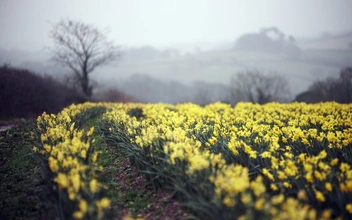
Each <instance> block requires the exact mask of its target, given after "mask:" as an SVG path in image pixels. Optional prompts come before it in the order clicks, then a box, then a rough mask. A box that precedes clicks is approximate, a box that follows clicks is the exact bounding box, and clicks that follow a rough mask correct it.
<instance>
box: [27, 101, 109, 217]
mask: <svg viewBox="0 0 352 220" xmlns="http://www.w3.org/2000/svg"><path fill="white" fill-rule="evenodd" d="M102 106H103V104H92V103H87V104H84V105H72V106H70V107H68V108H65V109H64V110H63V111H61V112H60V113H59V114H57V115H54V114H51V115H49V114H46V113H43V114H42V116H40V117H38V119H37V129H36V130H37V132H36V134H37V138H38V139H39V144H38V145H37V146H35V147H34V148H33V150H34V151H35V152H36V154H37V155H39V156H40V158H41V159H42V161H43V162H44V163H45V164H47V167H48V169H47V171H48V172H50V173H51V175H50V174H49V175H48V174H46V178H51V180H52V181H51V185H52V187H54V192H56V193H54V195H52V196H53V197H56V198H54V200H55V202H56V203H57V209H58V210H57V211H58V215H59V216H58V217H59V218H60V219H71V218H75V219H83V218H84V219H102V218H103V217H104V210H105V209H107V208H108V207H109V206H110V200H109V199H108V198H106V197H102V191H104V187H105V185H104V183H100V182H98V180H97V177H98V175H99V173H100V172H101V171H103V169H104V168H103V167H101V166H99V165H98V163H97V159H98V155H99V152H94V149H92V147H91V146H92V143H93V142H94V139H93V140H92V139H91V135H92V134H93V132H94V127H92V128H90V129H89V130H87V131H85V130H84V129H79V128H77V127H78V126H77V125H76V124H77V122H78V121H80V120H79V119H81V118H82V117H87V118H89V117H91V116H94V115H96V114H98V113H99V112H101V111H99V110H101V107H102ZM99 107H100V108H99ZM33 135H34V134H33ZM34 136H35V135H34Z"/></svg>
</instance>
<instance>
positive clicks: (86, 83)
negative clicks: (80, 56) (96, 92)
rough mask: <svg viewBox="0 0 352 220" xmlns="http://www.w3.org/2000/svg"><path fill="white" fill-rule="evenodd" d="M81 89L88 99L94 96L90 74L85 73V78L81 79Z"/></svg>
mask: <svg viewBox="0 0 352 220" xmlns="http://www.w3.org/2000/svg"><path fill="white" fill-rule="evenodd" d="M81 87H82V91H83V93H84V94H85V95H86V96H88V97H91V96H92V94H93V91H92V87H91V86H90V85H89V78H88V73H83V77H82V79H81Z"/></svg>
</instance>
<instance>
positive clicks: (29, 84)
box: [0, 65, 133, 120]
mask: <svg viewBox="0 0 352 220" xmlns="http://www.w3.org/2000/svg"><path fill="white" fill-rule="evenodd" d="M0 79H1V80H0V120H7V119H14V118H32V117H37V116H39V115H41V114H42V113H43V112H44V111H45V112H47V113H57V112H60V111H61V110H62V109H63V108H64V107H66V106H68V105H70V104H72V103H82V102H86V101H94V100H92V99H89V98H88V97H86V96H84V95H83V94H82V93H81V92H79V91H78V90H77V89H75V88H72V87H70V86H67V85H66V84H64V83H63V82H60V81H58V80H55V79H54V78H53V77H50V76H40V75H38V74H35V73H33V72H31V71H28V70H25V69H19V68H15V67H11V66H9V65H3V66H1V67H0ZM95 101H122V102H127V101H133V99H132V98H130V97H129V96H127V95H125V94H123V93H122V92H119V91H118V90H109V91H106V92H104V93H102V94H100V95H99V97H98V98H96V99H95Z"/></svg>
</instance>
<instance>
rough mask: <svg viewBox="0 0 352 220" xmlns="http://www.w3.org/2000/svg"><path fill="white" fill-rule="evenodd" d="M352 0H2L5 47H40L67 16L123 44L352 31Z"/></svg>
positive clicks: (1, 42)
mask: <svg viewBox="0 0 352 220" xmlns="http://www.w3.org/2000/svg"><path fill="white" fill-rule="evenodd" d="M351 9H352V1H351V0H291V1H288V0H257V1H254V0H124V1H123V0H109V1H107V0H100V1H98V0H94V1H93V0H0V48H3V49H27V50H40V49H42V48H43V47H45V46H50V45H51V40H50V39H49V38H48V33H49V30H50V28H51V25H52V24H54V23H56V22H58V21H59V20H60V19H62V18H71V19H79V20H82V21H84V22H86V23H91V24H95V25H97V26H99V27H102V28H103V27H108V28H109V29H110V30H111V32H110V35H109V38H110V39H111V40H114V41H115V43H116V44H118V45H123V46H136V45H139V46H140V45H153V46H168V45H170V46H172V45H174V44H175V43H195V42H212V43H216V42H220V41H235V40H236V38H237V37H239V36H240V35H241V34H243V33H247V32H256V31H258V30H259V29H260V28H262V27H271V26H276V27H278V28H279V29H280V30H282V31H283V32H284V33H287V34H292V35H293V36H296V37H297V36H298V37H300V36H319V34H321V33H322V32H324V31H329V32H343V31H351V30H352V13H351Z"/></svg>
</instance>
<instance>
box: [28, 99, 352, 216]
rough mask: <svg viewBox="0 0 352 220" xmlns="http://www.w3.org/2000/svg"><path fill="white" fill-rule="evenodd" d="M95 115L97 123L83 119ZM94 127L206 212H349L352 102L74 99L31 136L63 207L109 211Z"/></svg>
mask: <svg viewBox="0 0 352 220" xmlns="http://www.w3.org/2000/svg"><path fill="white" fill-rule="evenodd" d="M90 117H99V118H98V119H99V120H98V121H99V122H98V125H97V126H95V127H91V128H86V127H84V126H82V125H81V124H82V123H81V122H82V121H83V119H87V118H90ZM93 133H97V134H98V135H99V136H100V137H102V139H103V140H104V141H105V142H106V143H107V144H108V145H109V146H110V147H115V148H117V149H118V150H119V152H121V153H123V154H124V155H125V156H126V157H128V158H129V159H130V161H131V163H132V164H134V165H135V166H136V167H137V168H138V170H139V171H140V172H141V173H143V174H144V175H145V176H146V178H147V179H148V180H149V181H151V182H152V183H153V186H154V187H155V189H158V188H162V189H165V190H167V191H168V192H169V193H170V194H172V195H173V196H174V198H177V199H178V200H179V201H180V202H181V204H182V205H184V206H185V207H187V208H188V209H189V210H191V211H192V212H193V213H194V214H195V216H197V217H199V218H200V219H280V220H281V219H297V220H298V219H351V218H352V167H351V166H352V105H351V104H349V105H346V104H338V103H334V102H331V103H319V104H305V103H290V104H279V103H268V104H265V105H258V104H251V103H238V104H237V105H236V106H235V107H231V106H230V105H228V104H223V103H215V104H210V105H207V106H205V107H200V106H198V105H195V104H192V103H186V104H179V105H167V104H135V103H131V104H121V103H85V104H80V105H71V106H69V107H67V108H65V109H63V110H62V111H61V112H60V113H59V114H56V115H53V114H51V115H48V114H45V113H44V114H43V115H42V116H40V117H39V118H38V119H37V127H36V129H34V131H33V133H32V136H33V139H35V140H37V142H36V143H37V144H36V146H34V147H33V151H34V152H35V153H36V155H37V157H38V158H40V160H41V161H42V164H43V167H42V168H43V170H44V171H45V172H44V173H45V174H46V176H47V178H48V179H50V180H52V181H51V182H50V184H52V187H54V189H55V192H57V194H56V195H57V197H58V199H57V201H58V204H59V205H58V207H59V209H60V210H61V211H60V213H62V216H70V217H72V218H75V219H103V218H104V213H105V211H106V210H108V209H109V207H110V206H111V199H112V198H109V197H108V196H106V194H104V191H105V190H107V184H106V183H104V182H101V181H99V173H101V172H103V171H104V166H101V165H100V164H99V163H98V162H97V161H98V160H99V156H100V154H101V153H102V152H100V151H96V150H95V149H94V148H93V147H91V146H92V144H93V143H94V141H95V140H94V138H93V137H92V134H93Z"/></svg>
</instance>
